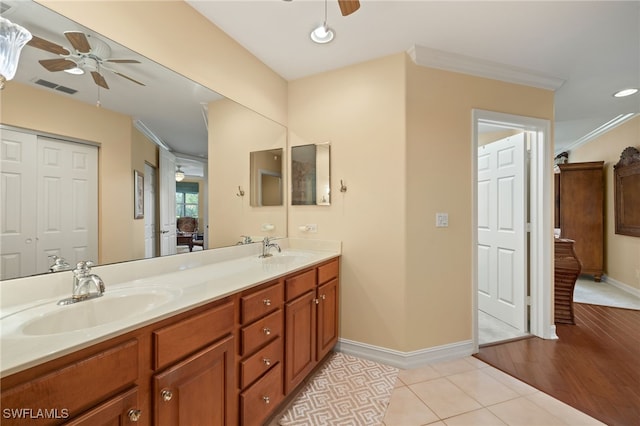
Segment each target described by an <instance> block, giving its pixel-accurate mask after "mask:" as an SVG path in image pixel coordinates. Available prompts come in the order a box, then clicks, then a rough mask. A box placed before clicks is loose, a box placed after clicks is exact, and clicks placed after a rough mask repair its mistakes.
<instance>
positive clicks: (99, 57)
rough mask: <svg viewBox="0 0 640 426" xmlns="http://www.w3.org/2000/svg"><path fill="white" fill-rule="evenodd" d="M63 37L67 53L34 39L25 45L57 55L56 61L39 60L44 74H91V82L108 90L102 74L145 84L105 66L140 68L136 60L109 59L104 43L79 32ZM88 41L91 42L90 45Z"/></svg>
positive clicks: (58, 47) (61, 48) (48, 43)
mask: <svg viewBox="0 0 640 426" xmlns="http://www.w3.org/2000/svg"><path fill="white" fill-rule="evenodd" d="M64 35H65V37H67V40H69V43H71V46H72V49H67V48H64V47H62V46H60V45H59V44H56V43H53V42H50V41H48V40H45V39H43V38H40V37H36V36H33V38H32V39H31V41H29V43H27V44H28V45H29V46H32V47H36V48H38V49H42V50H45V51H47V52H50V53H55V54H57V55H60V56H61V58H57V59H42V60H40V61H38V62H40V65H42V66H43V67H45V68H46V69H47V71H51V72H57V71H67V72H70V73H71V74H84V72H85V71H88V72H90V73H91V76H92V77H93V81H94V82H95V83H96V84H97V85H98V86H100V87H103V88H105V89H108V88H109V86H108V85H107V81H106V80H105V79H104V77H103V76H102V74H101V73H100V71H101V70H107V71H111V72H112V73H114V74H117V75H119V76H120V77H124V78H126V79H127V80H130V81H132V82H134V83H137V84H139V85H141V86H144V84H142V83H140V82H139V81H136V80H134V79H133V78H131V77H128V76H126V75H124V74H122V73H120V72H118V71H116V70H114V69H112V68H109V66H108V65H106V63H107V62H111V63H119V64H139V63H140V61H136V60H135V59H109V57H110V56H111V48H110V47H109V45H108V44H107V43H105V42H104V41H102V40H100V39H99V38H97V37H92V36H91V35H88V34H87V35H86V34H84V33H83V32H80V31H65V32H64ZM89 40H91V41H89Z"/></svg>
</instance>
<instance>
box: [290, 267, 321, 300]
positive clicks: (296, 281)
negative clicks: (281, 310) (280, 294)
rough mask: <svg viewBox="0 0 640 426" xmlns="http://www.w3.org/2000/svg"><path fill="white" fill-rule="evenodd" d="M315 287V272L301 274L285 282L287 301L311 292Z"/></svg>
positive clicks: (313, 270)
mask: <svg viewBox="0 0 640 426" xmlns="http://www.w3.org/2000/svg"><path fill="white" fill-rule="evenodd" d="M315 287H316V270H315V269H312V270H311V271H307V272H303V273H302V274H299V275H296V276H294V277H291V278H288V279H286V280H285V288H286V293H287V301H289V300H293V299H295V298H296V297H298V296H300V295H302V294H304V293H306V292H307V291H309V290H313V289H314V288H315Z"/></svg>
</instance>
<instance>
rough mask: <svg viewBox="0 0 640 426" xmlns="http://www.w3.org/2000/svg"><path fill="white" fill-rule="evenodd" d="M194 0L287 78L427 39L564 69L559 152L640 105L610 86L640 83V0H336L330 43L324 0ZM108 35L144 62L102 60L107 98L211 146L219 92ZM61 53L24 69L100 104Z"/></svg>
mask: <svg viewBox="0 0 640 426" xmlns="http://www.w3.org/2000/svg"><path fill="white" fill-rule="evenodd" d="M187 2H188V3H189V4H190V5H191V6H193V7H194V8H195V9H196V10H198V11H199V12H200V13H202V14H203V15H204V16H206V17H207V18H208V19H209V20H211V21H212V22H213V23H214V24H216V25H217V26H218V27H220V28H221V29H222V30H223V31H225V32H227V33H228V34H229V35H230V36H231V37H233V38H234V39H236V40H237V41H238V42H239V43H240V44H242V45H243V46H244V47H245V48H246V49H248V50H249V51H250V52H252V53H253V54H254V55H256V56H257V57H258V58H259V59H261V60H262V61H263V62H264V63H265V64H267V65H268V66H269V67H271V68H272V69H273V70H274V71H275V72H277V73H278V74H280V75H281V76H282V77H284V78H285V79H287V80H294V79H298V78H302V77H305V76H308V75H312V74H317V73H320V72H324V71H328V70H332V69H337V68H340V67H344V66H347V65H350V64H354V63H359V62H363V61H366V60H369V59H373V58H377V57H381V56H384V55H389V54H394V53H398V52H403V51H408V50H410V49H412V48H413V47H414V46H419V47H420V48H428V49H438V50H441V51H445V52H449V53H451V54H455V55H464V57H465V58H467V59H469V60H470V61H478V63H481V64H491V65H492V66H493V68H494V69H497V68H500V67H504V69H505V70H513V69H517V70H520V71H528V72H530V73H532V74H534V75H543V76H545V77H551V78H552V79H553V78H555V79H558V80H559V81H564V83H563V84H562V86H561V87H560V88H559V89H557V91H556V98H555V99H556V101H555V119H556V125H555V142H556V152H560V151H562V150H564V149H566V147H569V146H571V145H572V144H573V143H575V142H576V141H578V140H580V138H582V137H584V136H585V135H586V134H588V133H589V132H591V131H592V130H594V129H596V128H598V127H599V126H601V125H602V124H603V123H606V122H608V121H609V120H611V119H612V118H614V117H616V116H618V115H619V114H623V113H629V112H633V113H640V95H634V96H631V97H628V98H624V99H615V98H613V97H612V94H613V93H614V92H615V91H617V90H619V89H622V88H626V87H640V2H639V1H625V2H612V1H600V2H596V1H587V2H579V1H567V2H557V1H554V2H551V1H549V2H547V1H534V2H525V1H510V2H506V1H498V2H485V1H474V2H462V1H442V2H435V1H424V0H423V1H390V0H387V1H376V0H361V8H360V10H358V11H356V12H355V13H354V14H352V15H350V16H347V17H343V16H341V15H340V12H339V8H338V5H337V1H336V0H328V4H327V6H328V7H327V12H328V19H327V22H328V24H329V26H330V27H332V28H333V29H334V30H335V32H336V38H335V39H334V41H333V42H332V43H330V44H328V45H316V44H314V43H313V42H311V40H310V39H309V32H310V31H311V29H312V28H314V27H315V26H317V25H318V24H320V23H322V20H323V16H324V2H322V1H319V0H293V1H283V0H254V1H244V0H234V1H218V0H209V1H195V0H187ZM3 3H5V4H8V5H11V6H14V7H12V8H11V9H10V10H9V11H8V12H7V13H3V16H6V17H7V18H9V19H11V20H12V21H13V22H16V23H19V24H21V25H23V26H25V27H26V28H28V29H29V30H30V31H31V32H33V33H34V34H35V35H37V36H39V37H41V38H45V39H47V40H49V41H52V42H55V43H57V44H61V45H63V46H67V47H68V46H69V44H68V42H67V41H66V39H65V37H64V36H63V35H62V32H63V31H66V30H82V31H85V32H87V33H89V34H91V35H93V36H99V35H98V34H95V33H92V32H91V30H89V29H86V28H84V27H82V26H80V25H78V24H75V23H73V22H70V21H68V20H67V19H66V18H63V17H60V16H58V15H56V14H55V13H52V12H50V11H49V10H48V9H46V8H44V7H42V6H39V5H37V4H36V3H33V2H32V1H25V0H20V1H17V0H7V1H3ZM104 40H105V41H106V42H107V43H108V44H109V45H110V46H111V48H112V58H126V59H138V60H139V61H141V62H142V63H141V64H116V65H114V68H116V67H118V71H119V72H122V73H123V74H126V75H127V76H130V77H132V78H134V79H136V80H138V81H140V82H143V83H145V84H146V86H145V87H141V86H138V85H136V84H133V83H131V82H130V81H128V80H126V79H123V78H121V77H118V76H115V75H113V74H109V73H107V72H105V78H106V80H107V82H108V84H109V86H110V90H101V91H100V99H101V103H102V106H103V108H108V109H112V110H115V111H119V112H122V113H125V114H128V115H131V116H133V117H134V118H136V119H140V120H142V121H143V122H144V123H145V124H146V125H147V127H149V128H150V129H151V130H152V131H153V132H154V133H155V134H156V135H157V136H158V137H160V138H161V139H162V140H163V141H164V142H165V143H166V144H167V145H169V146H170V147H171V148H172V149H173V150H174V151H177V152H180V153H184V154H188V156H194V157H195V158H198V157H203V156H206V144H207V142H206V140H207V139H206V125H205V122H204V119H203V115H202V112H203V111H202V106H201V104H202V103H208V102H209V101H211V100H214V99H217V98H218V97H219V95H217V94H216V93H215V92H212V91H210V90H207V89H204V88H202V87H201V86H199V85H197V84H195V83H193V82H191V81H189V80H187V79H186V78H184V77H182V76H179V75H177V74H175V73H173V72H171V71H169V70H166V69H165V68H163V67H161V66H159V65H158V64H155V63H153V62H152V61H150V60H148V59H146V58H144V57H143V56H140V55H138V54H136V53H134V52H131V51H130V50H128V49H126V48H124V47H122V46H119V45H117V44H116V43H114V42H112V41H110V40H107V39H104ZM428 49H427V50H428ZM54 57H55V55H53V54H51V53H47V52H44V51H42V50H40V49H35V48H32V47H30V46H27V47H25V48H24V49H23V51H22V55H21V60H20V66H19V68H18V73H17V75H16V80H17V81H21V82H24V83H27V84H33V82H34V81H35V80H37V79H38V78H42V79H46V80H50V81H54V82H56V83H58V84H62V85H64V86H68V87H72V88H74V89H77V90H79V92H78V93H77V94H76V95H73V96H74V97H75V98H76V99H80V100H83V101H85V102H88V103H92V104H95V103H96V99H97V94H98V91H97V86H96V85H95V84H94V83H93V81H92V79H91V77H90V76H89V75H84V76H71V75H68V74H66V73H63V72H57V73H51V72H48V71H46V70H45V69H44V68H43V67H42V66H40V65H39V64H38V62H37V61H38V60H39V59H49V58H54ZM222 60H223V59H222ZM38 87H40V86H38ZM65 96H67V95H65Z"/></svg>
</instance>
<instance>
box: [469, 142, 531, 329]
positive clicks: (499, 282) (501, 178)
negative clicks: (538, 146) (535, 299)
mask: <svg viewBox="0 0 640 426" xmlns="http://www.w3.org/2000/svg"><path fill="white" fill-rule="evenodd" d="M526 200H527V191H526V147H525V136H524V133H521V134H519V135H515V136H512V137H508V138H506V139H502V140H500V141H497V142H494V143H491V144H489V145H484V146H481V147H479V148H478V307H479V309H480V310H482V311H484V312H486V313H488V314H489V315H492V316H493V317H495V318H498V319H500V320H502V321H504V322H506V323H507V324H510V325H512V326H513V327H515V328H517V329H518V330H520V331H523V332H526V324H527V322H526V312H527V309H526V294H527V291H526V288H527V266H526V259H527V245H526V241H527V240H526V212H527V206H526Z"/></svg>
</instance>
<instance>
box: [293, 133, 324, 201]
mask: <svg viewBox="0 0 640 426" xmlns="http://www.w3.org/2000/svg"><path fill="white" fill-rule="evenodd" d="M330 154H331V146H330V144H329V143H322V144H309V145H300V146H294V147H291V204H292V205H294V206H295V205H298V206H328V205H330V204H331V179H330V178H331V173H330V170H331V167H330V166H331V164H330V157H331V155H330Z"/></svg>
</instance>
